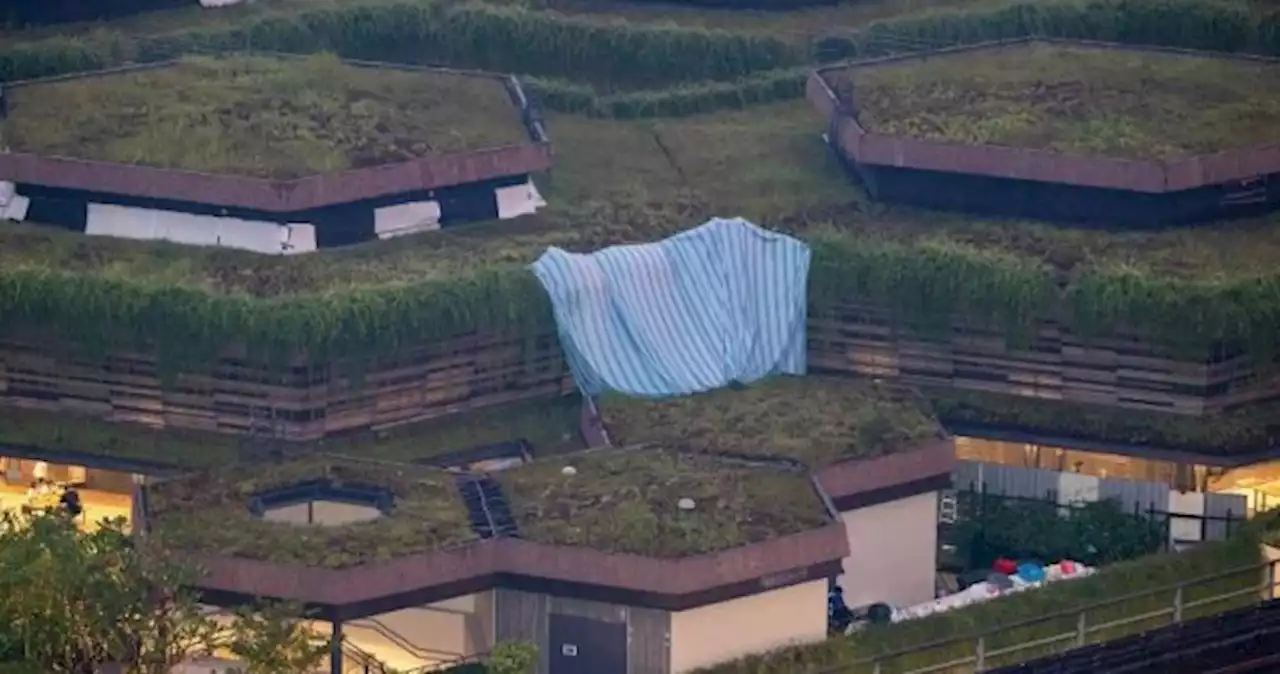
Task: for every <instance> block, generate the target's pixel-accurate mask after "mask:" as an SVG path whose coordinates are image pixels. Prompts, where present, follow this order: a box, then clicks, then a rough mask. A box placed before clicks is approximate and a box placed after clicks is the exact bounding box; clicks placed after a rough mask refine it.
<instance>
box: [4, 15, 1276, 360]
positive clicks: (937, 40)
mask: <svg viewBox="0 0 1280 674" xmlns="http://www.w3.org/2000/svg"><path fill="white" fill-rule="evenodd" d="M349 26H360V30H358V31H354V30H352V31H349V30H347V29H346V28H347V27H349ZM493 35H502V36H504V38H503V39H501V40H497V42H498V43H501V44H502V45H503V49H502V50H493V49H484V50H478V49H477V48H476V47H475V45H477V44H490V43H493V42H494V41H492V40H490V41H489V42H485V41H484V40H482V39H481V38H482V37H484V36H493ZM1026 35H1044V36H1054V37H1066V38H1084V39H1094V40H1106V41H1113V42H1122V43H1126V44H1161V45H1165V46H1171V47H1180V48H1190V49H1209V50H1220V51H1233V52H1251V53H1260V54H1276V53H1280V38H1278V37H1277V35H1276V33H1275V32H1274V31H1272V30H1270V28H1268V26H1267V25H1266V24H1264V23H1263V22H1262V21H1261V20H1260V19H1259V18H1258V17H1257V16H1256V15H1254V14H1251V13H1250V12H1248V11H1247V10H1246V9H1244V8H1236V7H1227V6H1223V5H1220V4H1218V3H1207V2H1183V1H1179V0H1168V1H1154V2H1148V1H1138V0H1095V1H1092V2H1086V3H1024V4H1017V5H1013V6H1009V7H1004V8H1001V9H997V10H991V11H977V12H966V13H939V14H936V15H931V16H928V17H923V18H919V19H909V20H897V21H885V22H879V23H876V24H874V25H872V26H871V27H870V28H868V29H867V30H866V31H862V32H859V33H856V34H851V35H832V36H828V37H826V38H823V39H821V40H819V41H817V42H815V45H814V50H813V55H821V56H822V57H823V58H847V57H852V56H865V55H874V54H877V53H883V51H881V50H877V49H873V48H872V47H873V46H874V45H873V43H874V42H876V40H875V38H876V36H889V37H894V38H895V39H896V38H901V39H902V40H901V42H902V44H907V45H911V44H914V45H917V46H918V45H919V44H931V45H945V44H960V43H973V42H982V41H990V40H993V39H1008V38H1015V37H1020V36H1026ZM511 36H518V37H517V39H511ZM246 44H252V45H255V46H260V47H263V48H267V49H271V50H277V51H294V52H305V51H322V50H331V51H334V52H337V53H339V54H342V55H343V56H346V57H352V58H366V59H375V60H401V61H413V60H415V59H414V58H410V57H411V56H415V57H416V59H417V60H418V61H421V60H424V59H429V60H438V61H445V62H449V63H453V64H457V65H462V66H471V67H484V68H490V69H497V70H509V71H520V72H532V73H538V74H543V75H550V76H555V77H578V78H589V77H592V76H595V75H600V74H607V75H608V76H609V77H610V78H613V79H614V80H616V81H624V80H625V81H628V82H629V83H630V84H633V85H638V86H649V87H653V86H662V85H663V84H669V83H670V82H671V78H672V77H679V78H687V79H686V80H685V81H696V80H713V79H714V80H729V79H733V78H737V77H740V76H743V75H750V74H753V73H765V72H767V71H770V70H775V69H780V68H781V69H795V68H797V67H800V66H802V65H803V63H804V62H805V60H806V55H805V54H801V53H799V52H798V51H797V49H796V48H795V45H793V44H791V43H787V42H785V41H782V40H777V39H772V38H768V37H761V36H759V35H756V34H747V33H742V34H739V33H733V32H727V31H718V30H717V31H704V30H700V29H683V28H673V27H666V26H661V27H658V26H652V25H643V24H627V25H608V24H602V23H598V22H593V21H590V20H587V19H582V18H577V17H565V16H561V15H558V14H555V13H550V12H529V11H525V10H520V9H513V8H502V9H499V8H492V7H476V6H470V5H461V6H459V5H453V4H449V3H427V4H421V3H403V2H402V3H396V2H392V3H388V4H386V5H379V6H376V7H367V6H360V7H340V8H323V9H308V10H306V11H302V12H299V13H296V14H291V15H280V16H269V17H259V18H254V19H251V20H249V21H248V22H246V23H243V24H223V25H217V26H202V27H200V28H197V29H192V30H186V31H177V32H173V33H167V34H161V35H144V36H139V37H123V36H118V35H111V34H107V35H105V36H101V37H97V38H92V39H51V40H46V41H41V42H37V43H30V44H23V45H18V46H16V47H13V48H11V49H9V50H5V51H3V52H0V79H6V80H15V79H25V78H31V77H39V76H45V75H55V74H60V73H68V72H74V71H83V70H91V69H95V68H102V67H110V66H114V65H119V64H122V63H126V62H146V61H157V60H167V59H171V58H173V57H175V56H177V55H180V54H187V53H210V52H217V51H221V50H236V49H243V47H244V45H246ZM423 45H429V46H430V49H429V50H428V51H429V52H430V53H423V52H422V48H423V47H422V46H423ZM480 51H483V52H484V53H480ZM566 54H570V56H566ZM672 63H678V64H681V67H678V68H677V67H672V66H671V64H672ZM722 84H723V82H721V85H722ZM717 86H720V85H717ZM694 88H695V89H696V87H694ZM795 93H796V95H800V91H799V88H796V89H795ZM726 96H727V94H723V92H722V93H721V94H716V97H719V98H724V99H725V100H729V99H734V100H738V102H737V103H734V105H740V104H741V100H739V99H738V98H737V97H736V96H727V97H726ZM765 224H768V223H765ZM853 239H856V237H853V238H851V240H849V241H840V237H839V235H834V236H831V237H822V236H816V235H815V236H814V237H812V243H813V244H814V245H815V248H816V249H817V250H816V251H815V253H816V255H815V260H814V264H815V269H818V268H821V267H824V266H825V267H826V269H825V270H824V271H821V272H815V274H814V277H813V281H812V286H813V289H814V304H815V306H817V307H822V306H827V305H829V304H831V303H832V302H834V301H836V300H838V299H840V298H841V297H845V298H852V297H859V296H861V297H862V298H863V299H867V300H871V301H875V302H880V303H883V304H884V305H885V306H893V307H900V308H901V309H902V318H903V319H904V320H906V321H909V322H915V323H919V324H923V325H933V326H937V325H938V324H939V323H940V322H944V321H943V320H942V318H943V317H945V315H946V314H947V313H948V311H950V310H953V309H954V310H957V311H959V312H961V313H964V312H970V313H972V314H974V315H973V319H974V321H975V322H978V323H985V324H988V325H999V326H1001V327H1003V328H1005V329H1006V331H1007V332H1008V333H1009V334H1010V336H1011V337H1016V336H1017V335H1020V334H1021V335H1025V334H1026V333H1027V331H1028V329H1029V328H1028V326H1029V325H1030V324H1031V323H1032V322H1033V321H1034V319H1035V318H1036V317H1037V316H1040V317H1043V316H1050V317H1052V318H1054V319H1055V320H1060V321H1062V322H1064V323H1066V324H1068V325H1069V326H1071V328H1072V329H1073V330H1074V331H1077V332H1080V333H1087V334H1106V333H1138V334H1142V335H1147V336H1149V337H1150V338H1151V339H1152V340H1153V341H1157V342H1161V343H1166V344H1170V345H1172V346H1174V347H1176V348H1178V349H1180V351H1181V352H1182V353H1184V354H1190V357H1191V358H1193V359H1195V358H1200V357H1201V356H1200V355H1199V354H1200V353H1202V352H1203V351H1204V350H1206V349H1208V348H1210V347H1212V346H1214V345H1215V344H1217V343H1219V342H1222V341H1227V342H1240V343H1244V344H1247V345H1248V347H1249V349H1250V351H1251V353H1252V354H1253V356H1254V357H1255V359H1256V360H1258V361H1259V362H1263V363H1269V362H1271V361H1272V360H1273V359H1274V355H1275V353H1276V349H1277V340H1275V339H1274V336H1275V335H1276V334H1280V299H1278V298H1280V274H1269V275H1265V276H1260V277H1257V278H1249V279H1219V278H1204V279H1193V278H1183V277H1174V276H1166V275H1162V274H1153V273H1149V272H1146V271H1144V270H1142V269H1141V268H1140V267H1139V266H1136V265H1123V266H1121V265H1115V266H1110V265H1107V266H1092V267H1088V268H1087V269H1085V270H1083V271H1081V272H1080V273H1073V274H1072V275H1071V276H1070V277H1066V278H1064V277H1063V276H1062V275H1059V274H1058V273H1056V272H1055V270H1053V269H1051V268H1050V267H1048V266H1046V265H1045V264H1044V263H1043V262H1041V261H1039V260H1032V259H1026V258H1020V257H1015V256H1007V255H1001V254H993V253H989V252H984V251H981V250H977V249H972V248H964V247H955V246H947V245H943V246H935V245H933V244H932V243H930V242H927V241H926V242H922V243H921V244H919V245H918V246H917V245H913V246H901V245H890V244H886V245H868V244H867V242H865V241H861V240H853ZM841 249H843V250H841ZM918 259H919V260H927V261H928V264H924V263H922V262H920V261H918ZM939 265H941V266H939ZM64 274H67V273H66V272H65V270H62V269H58V270H49V269H36V268H31V267H26V266H20V267H17V268H6V269H4V270H0V317H3V318H4V321H3V323H4V324H5V325H7V326H17V325H27V326H30V327H35V328H39V329H42V330H44V331H47V333H51V334H56V335H60V336H63V337H64V338H65V336H67V335H90V334H92V335H101V336H104V337H105V339H103V340H97V339H95V340H93V341H94V342H95V343H94V344H85V346H87V347H89V348H91V349H92V348H96V349H98V350H102V349H103V348H107V347H111V348H121V347H128V348H136V349H142V350H146V351H153V352H158V353H160V354H163V355H164V356H165V357H166V358H167V359H169V360H171V361H187V362H188V363H195V364H199V363H202V362H204V361H207V360H208V359H210V358H211V357H212V355H213V354H216V353H219V352H220V351H221V350H222V349H224V348H226V347H227V346H228V345H229V344H234V343H247V344H248V346H249V347H250V350H251V351H252V352H253V353H254V354H255V357H256V358H260V359H267V360H277V361H286V360H288V359H289V358H292V357H294V356H295V355H296V354H298V353H299V352H307V353H310V354H311V355H312V356H313V357H319V358H328V357H329V356H330V355H331V354H344V355H345V354H370V353H373V354H378V353H382V354H385V353H389V352H391V351H393V350H395V349H396V348H399V347H400V346H403V345H406V344H412V343H418V342H420V341H422V340H425V339H437V338H442V337H447V336H450V335H458V334H466V333H469V332H472V331H476V330H479V331H504V332H509V333H516V334H524V333H528V332H531V331H532V330H537V329H545V328H549V327H550V320H549V318H550V312H549V310H548V307H547V305H546V301H545V298H543V297H542V295H541V292H540V289H539V288H538V287H537V286H536V283H535V282H534V281H533V279H532V278H530V277H529V275H528V274H526V273H524V271H523V270H522V269H519V268H517V267H514V266H512V267H507V266H497V267H493V268H489V269H486V270H484V271H481V272H477V273H475V274H473V275H470V276H460V277H459V278H458V279H457V280H456V281H453V282H441V281H435V280H432V281H423V282H419V283H407V284H403V285H397V286H396V287H393V288H392V287H388V288H358V289H343V290H336V291H328V292H322V293H315V294H306V293H304V294H301V295H299V296H293V297H289V298H287V299H285V298H277V297H253V296H242V295H224V294H219V293H215V292H209V291H207V290H205V289H204V288H198V287H191V286H185V285H173V284H162V283H153V282H148V281H146V280H143V279H137V278H129V279H107V278H93V277H81V276H73V275H70V274H67V275H66V276H64ZM45 297H49V298H57V301H45V300H44V299H43V298H45ZM76 298H81V299H79V300H77V299H76ZM86 298H92V299H91V300H90V299H86ZM85 341H89V340H88V339H87V338H86V340H85Z"/></svg>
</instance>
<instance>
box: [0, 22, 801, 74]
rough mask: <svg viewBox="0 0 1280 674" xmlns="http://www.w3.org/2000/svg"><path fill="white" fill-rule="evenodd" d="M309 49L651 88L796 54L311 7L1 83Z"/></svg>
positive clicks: (653, 36) (52, 45)
mask: <svg viewBox="0 0 1280 674" xmlns="http://www.w3.org/2000/svg"><path fill="white" fill-rule="evenodd" d="M255 49H256V50H260V51H276V52H295V53H311V52H317V51H330V52H334V53H336V54H339V55H341V56H344V57H347V58H356V59H366V60H374V61H392V62H403V63H445V64H448V65H452V66H457V67H471V68H482V69H489V70H497V71H505V72H518V73H521V74H529V75H543V76H552V77H562V78H571V79H574V80H577V81H587V82H603V83H608V84H609V85H610V86H618V85H623V86H628V87H635V86H650V87H652V86H655V85H664V84H670V83H674V82H692V81H700V80H726V79H734V78H738V77H742V76H744V75H749V74H751V73H756V72H761V71H766V70H773V69H777V68H784V67H791V66H797V65H800V64H801V63H803V62H804V59H805V54H804V50H803V49H802V48H800V47H797V46H795V45H793V44H791V43H789V42H786V41H783V40H780V39H776V38H771V37H768V36H762V35H758V34H751V33H732V32H727V31H720V30H704V29H700V28H681V27H677V26H658V25H648V24H625V23H624V24H619V23H613V24H605V23H601V22H598V21H591V20H588V19H582V18H575V17H569V16H564V15H560V14H556V13H553V12H531V11H527V10H522V9H518V8H503V7H494V6H487V5H466V4H454V3H446V2H396V3H389V4H386V5H372V6H370V5H357V6H343V7H326V8H321V9H310V10H305V11H301V12H298V13H296V14H292V15H288V16H264V17H259V18H255V19H251V20H249V21H247V22H245V23H242V24H217V25H213V26H208V27H196V28H193V29H191V30H186V31H178V32H173V33H167V34H159V35H145V36H140V37H136V38H126V37H121V36H118V35H114V34H106V35H99V36H90V37H86V38H56V39H50V40H45V41H41V42H35V43H29V44H22V45H18V46H16V47H13V48H10V49H7V50H4V51H0V81H10V80H17V79H28V78H32V77H41V76H46V75H56V74H61V73H66V72H73V71H78V70H92V69H97V68H104V67H109V66H114V65H119V64H121V63H124V62H128V61H139V62H148V61H158V60H165V59H170V58H173V57H175V56H179V55H182V54H190V53H209V52H220V51H229V50H255Z"/></svg>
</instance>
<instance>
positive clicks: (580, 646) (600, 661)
mask: <svg viewBox="0 0 1280 674" xmlns="http://www.w3.org/2000/svg"><path fill="white" fill-rule="evenodd" d="M550 632H551V634H550V637H551V639H550V641H551V644H550V645H551V654H550V655H551V657H550V662H551V671H550V673H549V674H627V626H626V624H625V623H609V622H604V621H603V620H592V619H590V618H579V617H577V616H567V615H557V614H555V613H552V614H551V625H550Z"/></svg>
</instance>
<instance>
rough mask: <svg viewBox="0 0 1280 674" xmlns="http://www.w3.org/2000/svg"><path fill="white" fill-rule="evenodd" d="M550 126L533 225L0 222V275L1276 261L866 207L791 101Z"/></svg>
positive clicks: (1256, 237) (328, 277)
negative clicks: (361, 235) (558, 254)
mask: <svg viewBox="0 0 1280 674" xmlns="http://www.w3.org/2000/svg"><path fill="white" fill-rule="evenodd" d="M548 124H549V127H550V132H551V135H552V138H554V139H555V143H556V154H557V157H556V168H555V170H554V171H553V172H552V173H551V174H549V175H547V176H542V177H538V178H536V180H537V181H538V184H539V187H540V189H542V190H543V192H544V194H546V195H547V197H548V201H550V202H551V204H552V206H551V208H549V209H547V210H545V211H543V212H542V213H540V214H539V215H537V216H531V217H527V218H521V219H519V220H514V221H503V222H498V223H492V224H479V225H474V226H468V227H466V228H460V229H456V230H451V231H441V232H433V233H431V234H430V235H425V236H415V237H404V238H399V239H396V240H394V241H385V242H378V243H373V244H368V245H363V246H356V247H352V248H348V249H339V250H335V251H320V252H318V253H313V254H310V255H302V256H291V257H286V258H280V259H277V258H265V257H263V256H260V255H255V254H251V253H244V252H239V251H231V250H218V249H212V248H201V247H195V246H180V245H176V244H165V243H150V242H138V241H124V240H116V239H107V238H87V237H84V236H83V235H79V234H74V233H64V232H61V231H56V230H52V229H51V228H46V227H34V226H9V227H3V228H0V266H6V267H9V268H22V267H37V268H45V269H53V270H60V271H63V270H75V272H76V273H77V274H82V275H84V276H86V277H89V278H106V279H111V280H124V281H128V282H131V283H137V282H142V283H154V284H156V285H159V286H164V287H183V288H198V289H201V290H205V291H207V292H211V293H217V294H240V293H244V294H249V295H255V296H260V297H279V296H290V295H297V294H329V293H341V292H347V291H353V290H358V289H363V288H370V287H385V286H391V287H395V286H400V285H407V284H415V283H421V282H425V281H432V280H454V279H457V278H460V277H462V276H465V275H467V274H471V273H474V272H476V271H477V270H481V269H489V268H494V267H501V266H506V267H515V266H517V265H523V264H527V263H529V262H532V261H533V260H535V259H537V257H538V256H539V255H541V254H542V252H543V251H544V250H545V249H546V247H547V246H552V245H555V246H560V247H563V248H566V249H569V250H575V251H590V250H595V249H597V248H599V247H602V246H606V245H609V244H613V243H627V242H631V243H634V242H646V241H653V240H655V239H657V238H661V237H663V236H667V235H670V234H672V233H675V232H676V231H679V230H682V229H685V228H687V227H689V226H692V225H694V224H697V223H699V222H701V221H702V220H703V219H705V218H707V217H711V216H713V215H722V216H723V215H726V214H737V215H743V216H745V217H748V218H751V219H753V220H755V221H757V222H759V223H761V224H763V225H766V226H770V227H773V228H778V229H783V230H787V231H791V232H795V233H799V234H802V235H803V234H804V233H806V232H808V231H811V230H814V229H834V230H837V231H838V232H840V233H842V234H844V235H847V236H849V237H851V238H852V239H856V240H858V241H859V242H867V241H871V242H875V241H895V242H902V243H904V244H908V245H915V244H917V243H919V242H921V241H938V242H942V243H946V244H955V245H967V246H974V247H978V248H982V249H986V250H993V251H1001V252H1009V253H1012V254H1015V255H1018V256H1021V257H1025V258H1029V259H1032V260H1035V261H1038V262H1041V263H1043V264H1046V265H1051V266H1053V267H1055V268H1058V269H1061V270H1062V271H1063V272H1064V273H1067V274H1071V273H1075V272H1077V271H1080V270H1086V269H1089V268H1093V267H1108V266H1119V267H1125V268H1134V269H1141V270H1146V271H1149V272H1151V273H1154V274H1159V275H1168V276H1176V277H1193V278H1214V279H1224V280H1230V279H1233V278H1242V277H1255V276H1257V275H1260V274H1268V273H1274V270H1275V268H1276V265H1277V263H1280V215H1271V216H1267V217H1262V218H1256V219H1252V220H1237V221H1231V222H1223V223H1214V224H1211V225H1206V226H1203V227H1196V228H1185V229H1176V230H1169V231H1159V232H1127V233H1118V232H1109V231H1106V230H1105V229H1094V228H1083V229H1077V228H1061V227H1055V226H1052V225H1047V224H1043V223H1034V222H1022V221H1010V220H991V219H982V218H976V217H971V216H964V215H956V214H948V213H939V212H932V211H919V210H915V209H909V208H900V207H887V206H884V205H881V204H875V203H871V202H869V201H868V200H867V199H866V198H865V196H864V195H863V194H862V193H861V192H860V191H859V190H858V189H857V188H855V187H853V186H852V185H850V184H849V182H848V179H847V177H846V176H845V175H844V174H843V173H842V171H841V169H840V167H839V166H838V165H837V164H836V162H835V161H834V159H832V158H831V157H830V155H829V153H828V151H827V149H826V148H825V147H824V146H823V144H822V142H821V140H820V139H819V138H818V132H819V131H820V130H821V120H818V119H816V118H815V117H813V113H812V111H811V110H810V109H809V108H808V106H807V104H806V103H805V102H804V101H792V102H788V103H779V104H772V105H763V106H759V107H754V108H751V109H748V110H741V111H734V112H728V113H722V114H716V115H702V116H696V117H689V118H684V119H674V120H661V121H654V122H648V121H645V122H639V121H616V120H600V119H587V118H584V117H577V116H572V115H561V114H551V115H549V116H548ZM748 138H749V139H751V142H744V139H748Z"/></svg>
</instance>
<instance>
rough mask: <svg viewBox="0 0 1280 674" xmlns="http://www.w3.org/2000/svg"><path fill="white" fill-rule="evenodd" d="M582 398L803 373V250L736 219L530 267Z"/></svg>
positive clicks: (660, 392)
mask: <svg viewBox="0 0 1280 674" xmlns="http://www.w3.org/2000/svg"><path fill="white" fill-rule="evenodd" d="M532 268H533V272H534V274H535V275H536V276H537V277H538V279H539V281H541V282H542V285H543V287H544V288H546V290H547V294H548V295H549V296H550V298H551V302H552V305H553V306H554V310H555V318H556V323H557V324H558V326H559V332H560V339H561V341H562V343H563V345H564V349H565V353H566V355H567V357H568V361H569V366H570V368H572V370H573V374H574V378H575V379H576V380H577V382H578V386H579V388H581V389H582V392H583V393H584V394H586V395H589V396H594V395H598V394H600V393H604V392H606V391H615V392H619V393H623V394H626V395H632V396H640V397H647V398H661V397H666V396H675V395H685V394H690V393H696V392H699V391H708V390H711V389H716V388H720V387H722V386H725V385H727V384H729V383H731V382H733V381H740V382H743V383H750V382H752V381H755V380H757V379H760V378H763V377H766V376H768V375H771V374H796V375H799V374H804V372H805V311H806V286H807V284H808V279H809V247H808V246H807V245H806V244H804V243H802V242H800V241H797V240H796V239H793V238H791V237H789V236H785V235H782V234H775V233H773V232H769V231H766V230H764V229H761V228H759V227H757V226H755V225H753V224H751V223H750V222H747V221H746V220H742V219H740V218H739V219H732V220H724V219H715V220H711V221H710V222H707V223H706V224H704V225H702V226H700V227H696V228H694V229H691V230H688V231H686V232H682V233H680V234H677V235H675V236H673V237H671V238H668V239H665V240H663V241H659V242H657V243H650V244H642V245H630V246H613V247H610V248H606V249H604V250H600V251H597V252H595V253H589V254H577V253H569V252H566V251H564V250H561V249H559V248H549V249H547V251H546V252H545V253H543V255H542V257H540V258H538V261H537V262H535V263H534V264H533V265H532Z"/></svg>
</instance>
